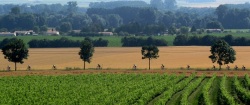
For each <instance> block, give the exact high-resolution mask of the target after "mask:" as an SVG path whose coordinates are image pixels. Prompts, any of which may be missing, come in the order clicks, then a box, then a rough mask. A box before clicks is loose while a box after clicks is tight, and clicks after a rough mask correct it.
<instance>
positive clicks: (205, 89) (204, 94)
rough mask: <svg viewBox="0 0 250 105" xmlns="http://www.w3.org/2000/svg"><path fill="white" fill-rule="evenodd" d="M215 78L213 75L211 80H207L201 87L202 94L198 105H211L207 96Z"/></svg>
mask: <svg viewBox="0 0 250 105" xmlns="http://www.w3.org/2000/svg"><path fill="white" fill-rule="evenodd" d="M215 78H216V75H213V77H212V78H210V79H209V80H208V82H207V83H206V85H205V86H204V87H203V90H202V94H201V100H199V103H200V104H205V105H213V102H212V101H211V100H210V98H209V97H210V96H209V90H210V89H211V87H212V85H213V82H214V80H215Z"/></svg>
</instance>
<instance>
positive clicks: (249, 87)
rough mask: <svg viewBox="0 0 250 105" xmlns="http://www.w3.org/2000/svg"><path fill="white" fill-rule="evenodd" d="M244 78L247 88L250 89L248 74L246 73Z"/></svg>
mask: <svg viewBox="0 0 250 105" xmlns="http://www.w3.org/2000/svg"><path fill="white" fill-rule="evenodd" d="M244 80H245V86H246V88H248V89H250V78H249V75H248V74H246V75H245V78H244Z"/></svg>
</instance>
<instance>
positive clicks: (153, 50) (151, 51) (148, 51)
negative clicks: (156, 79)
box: [141, 45, 159, 70]
mask: <svg viewBox="0 0 250 105" xmlns="http://www.w3.org/2000/svg"><path fill="white" fill-rule="evenodd" d="M158 52H159V49H158V48H157V46H154V45H150V46H143V47H142V49H141V54H142V59H147V58H148V60H149V70H150V61H151V59H157V58H158V57H159V55H158Z"/></svg>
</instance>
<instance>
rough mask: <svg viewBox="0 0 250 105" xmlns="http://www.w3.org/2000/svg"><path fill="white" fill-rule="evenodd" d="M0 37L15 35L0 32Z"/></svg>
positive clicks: (14, 34) (13, 34)
mask: <svg viewBox="0 0 250 105" xmlns="http://www.w3.org/2000/svg"><path fill="white" fill-rule="evenodd" d="M0 36H16V33H11V32H0Z"/></svg>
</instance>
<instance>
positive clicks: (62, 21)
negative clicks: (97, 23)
mask: <svg viewBox="0 0 250 105" xmlns="http://www.w3.org/2000/svg"><path fill="white" fill-rule="evenodd" d="M39 6H41V8H37V7H34V8H35V9H37V11H34V13H33V12H29V11H24V10H22V9H23V8H22V6H18V5H17V6H15V7H12V8H11V9H9V10H8V11H10V12H8V14H4V15H1V16H0V29H1V30H0V31H1V32H2V31H15V30H34V31H35V32H37V33H39V32H44V31H47V29H48V27H56V29H57V30H59V31H61V32H68V31H71V30H80V29H82V27H83V26H88V25H89V24H91V23H92V20H91V18H90V17H89V16H88V15H86V14H84V13H82V12H78V11H79V9H80V8H79V7H77V2H68V4H67V5H64V6H63V7H61V6H62V5H61V6H60V5H59V4H51V5H42V4H41V5H39ZM42 7H43V9H44V10H40V9H42ZM29 8H31V7H29ZM55 8H57V9H55ZM50 9H51V10H50Z"/></svg>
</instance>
